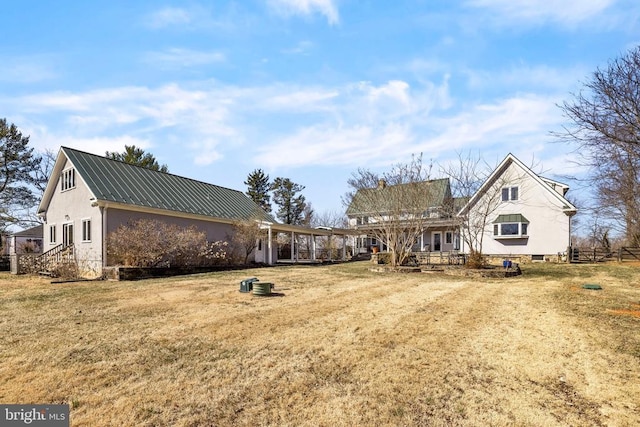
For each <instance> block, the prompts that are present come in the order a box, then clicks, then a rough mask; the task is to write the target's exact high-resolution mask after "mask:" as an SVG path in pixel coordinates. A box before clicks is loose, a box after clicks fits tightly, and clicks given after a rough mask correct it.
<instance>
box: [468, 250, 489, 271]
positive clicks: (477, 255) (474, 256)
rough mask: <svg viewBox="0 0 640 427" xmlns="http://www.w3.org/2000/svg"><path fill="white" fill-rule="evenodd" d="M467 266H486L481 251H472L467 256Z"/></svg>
mask: <svg viewBox="0 0 640 427" xmlns="http://www.w3.org/2000/svg"><path fill="white" fill-rule="evenodd" d="M465 267H466V268H484V267H486V261H485V259H484V257H483V256H482V253H481V252H478V251H471V252H470V253H469V256H468V258H467V263H466V264H465Z"/></svg>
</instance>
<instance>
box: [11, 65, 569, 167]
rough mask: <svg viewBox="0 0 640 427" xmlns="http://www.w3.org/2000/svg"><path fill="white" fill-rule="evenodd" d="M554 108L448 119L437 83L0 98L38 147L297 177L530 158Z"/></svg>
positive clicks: (530, 106) (511, 103)
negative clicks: (172, 154) (140, 150)
mask: <svg viewBox="0 0 640 427" xmlns="http://www.w3.org/2000/svg"><path fill="white" fill-rule="evenodd" d="M555 102H557V100H556V99H553V98H551V97H542V96H533V95H522V96H513V97H510V98H507V99H504V100H501V101H498V102H494V103H484V104H473V103H471V104H468V105H464V106H458V107H457V108H456V109H454V108H453V107H452V105H453V101H452V99H451V98H450V95H449V88H448V79H447V78H446V77H445V78H444V81H443V82H442V83H441V84H439V85H437V84H434V83H428V84H422V85H410V84H409V83H407V82H405V81H402V80H391V81H388V82H384V83H381V84H373V83H371V82H359V83H353V84H349V85H345V86H338V87H323V86H300V85H295V86H292V85H287V84H276V85H270V86H265V87H246V88H240V87H236V86H229V85H222V84H219V83H216V82H212V81H207V82H200V83H192V84H191V85H190V86H184V85H177V84H169V85H164V86H160V87H157V88H148V87H141V86H136V87H121V88H108V89H101V90H94V91H87V92H76V93H71V92H52V93H42V94H35V95H31V96H27V97H22V98H20V97H18V98H11V99H8V98H1V97H0V108H5V106H8V105H11V107H12V108H13V109H15V110H16V111H17V113H16V114H18V115H22V116H24V117H28V118H29V121H28V122H26V123H27V125H26V128H27V129H29V130H32V131H35V132H36V134H35V136H34V140H38V141H39V143H42V144H44V145H45V146H48V145H49V144H51V145H53V146H55V145H56V144H57V145H72V146H75V147H77V148H81V149H85V150H89V151H92V152H98V153H102V152H104V151H105V150H109V151H113V150H116V149H121V147H122V146H124V144H125V143H126V144H128V145H130V144H135V145H138V146H141V147H144V146H148V145H149V144H150V143H151V141H153V144H154V145H156V146H157V145H164V146H167V147H182V149H183V150H184V151H186V152H187V153H190V154H191V156H192V158H193V163H194V164H198V165H208V164H212V163H215V162H219V161H221V160H222V159H224V158H225V157H227V156H229V157H230V158H235V159H236V161H237V160H238V159H242V161H254V162H255V163H256V164H260V165H262V166H263V167H268V168H280V167H294V168H298V167H306V166H313V165H325V166H329V165H351V166H354V167H358V166H363V165H374V164H383V165H389V164H391V163H393V162H395V161H399V160H402V159H406V158H408V156H409V155H410V154H411V153H418V152H423V153H425V155H426V156H427V157H429V158H437V157H438V156H440V155H445V153H450V152H452V151H453V150H456V149H466V148H470V147H471V148H477V149H482V150H486V151H487V152H497V153H499V152H501V151H504V150H509V151H513V152H514V154H516V155H518V150H523V151H526V152H530V151H531V150H532V147H536V146H538V145H540V144H541V143H542V142H545V141H543V140H542V139H543V138H544V137H546V136H547V133H548V131H549V130H551V129H553V128H554V127H555V126H557V125H558V123H559V120H560V119H561V115H560V114H559V112H558V111H557V107H556V106H555ZM51 123H55V127H54V126H53V125H51ZM47 124H48V125H47ZM127 138H128V139H127ZM245 145H246V146H245ZM241 147H242V148H241ZM505 147H507V148H505Z"/></svg>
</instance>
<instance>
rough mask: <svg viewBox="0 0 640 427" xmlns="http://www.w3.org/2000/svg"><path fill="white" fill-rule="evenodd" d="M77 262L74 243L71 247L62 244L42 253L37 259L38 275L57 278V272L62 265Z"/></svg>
mask: <svg viewBox="0 0 640 427" xmlns="http://www.w3.org/2000/svg"><path fill="white" fill-rule="evenodd" d="M73 261H75V251H74V246H73V243H71V244H69V245H63V244H60V245H58V246H55V247H54V248H52V249H49V250H48V251H46V252H44V253H42V255H40V256H39V257H38V259H37V265H38V274H40V275H42V276H49V277H53V276H55V270H56V269H57V267H58V266H60V265H61V264H66V263H70V262H73Z"/></svg>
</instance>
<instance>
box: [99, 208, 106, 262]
mask: <svg viewBox="0 0 640 427" xmlns="http://www.w3.org/2000/svg"><path fill="white" fill-rule="evenodd" d="M100 219H101V222H102V227H101V230H102V232H101V233H100V234H101V237H102V268H105V267H106V266H107V207H106V206H100Z"/></svg>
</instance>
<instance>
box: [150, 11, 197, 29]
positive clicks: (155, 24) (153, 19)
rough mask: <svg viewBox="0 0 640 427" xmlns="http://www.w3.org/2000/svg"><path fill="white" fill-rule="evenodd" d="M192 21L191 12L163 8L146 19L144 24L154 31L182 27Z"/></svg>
mask: <svg viewBox="0 0 640 427" xmlns="http://www.w3.org/2000/svg"><path fill="white" fill-rule="evenodd" d="M192 19H193V15H192V14H191V12H189V11H187V10H186V9H181V8H178V7H164V8H162V9H159V10H156V11H155V12H153V13H151V14H150V15H148V16H147V17H146V21H145V24H146V25H147V26H148V27H150V28H154V29H160V28H166V27H172V26H184V25H187V24H189V23H190V22H191V21H192Z"/></svg>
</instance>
